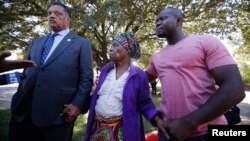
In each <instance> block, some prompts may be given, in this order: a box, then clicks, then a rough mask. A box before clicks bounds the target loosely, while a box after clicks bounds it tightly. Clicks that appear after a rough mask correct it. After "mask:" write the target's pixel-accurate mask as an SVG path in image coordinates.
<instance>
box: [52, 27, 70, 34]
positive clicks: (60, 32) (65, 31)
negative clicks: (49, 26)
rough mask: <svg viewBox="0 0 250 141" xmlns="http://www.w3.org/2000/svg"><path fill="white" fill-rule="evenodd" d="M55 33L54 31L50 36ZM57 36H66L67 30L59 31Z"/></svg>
mask: <svg viewBox="0 0 250 141" xmlns="http://www.w3.org/2000/svg"><path fill="white" fill-rule="evenodd" d="M53 33H55V32H54V31H53V32H52V34H53ZM57 33H58V34H59V35H61V36H66V35H67V34H68V33H69V28H66V29H64V30H61V31H59V32H57Z"/></svg>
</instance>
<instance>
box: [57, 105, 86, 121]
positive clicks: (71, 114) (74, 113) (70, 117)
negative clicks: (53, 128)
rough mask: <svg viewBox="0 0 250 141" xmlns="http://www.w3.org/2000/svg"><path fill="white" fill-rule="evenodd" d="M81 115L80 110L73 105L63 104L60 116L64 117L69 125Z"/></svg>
mask: <svg viewBox="0 0 250 141" xmlns="http://www.w3.org/2000/svg"><path fill="white" fill-rule="evenodd" d="M80 114H81V110H80V109H79V108H78V107H77V106H75V105H73V104H65V105H64V109H63V112H62V113H61V116H64V117H65V120H66V121H67V122H69V123H71V122H73V121H75V120H76V118H77V117H78V116H79V115H80Z"/></svg>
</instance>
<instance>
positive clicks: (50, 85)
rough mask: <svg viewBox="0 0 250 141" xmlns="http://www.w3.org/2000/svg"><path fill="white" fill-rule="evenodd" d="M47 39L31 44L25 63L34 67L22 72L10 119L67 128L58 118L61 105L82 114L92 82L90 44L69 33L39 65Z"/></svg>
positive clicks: (34, 41)
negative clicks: (70, 106)
mask: <svg viewBox="0 0 250 141" xmlns="http://www.w3.org/2000/svg"><path fill="white" fill-rule="evenodd" d="M47 38H48V36H45V37H41V38H37V39H35V40H33V41H32V43H31V45H30V50H29V53H28V59H29V60H33V61H35V62H36V64H37V67H33V68H27V69H25V70H24V72H23V76H22V77H23V78H22V80H21V83H20V84H19V87H18V89H17V92H16V93H15V94H14V96H13V97H12V102H11V112H12V116H13V117H14V118H15V119H16V120H17V121H22V120H23V119H25V117H27V116H29V115H30V114H31V117H32V121H33V123H34V124H35V125H37V126H49V125H60V124H66V122H65V120H64V119H63V118H62V117H61V116H60V113H61V112H62V111H63V108H64V104H70V103H71V104H74V105H76V106H78V107H79V108H80V109H81V110H82V112H83V113H85V112H86V109H87V107H88V100H89V96H90V90H91V87H92V82H93V67H92V48H91V42H90V41H89V40H87V39H85V38H83V37H81V36H78V35H76V34H74V33H73V32H69V33H68V34H67V35H66V36H65V38H64V39H63V40H62V41H61V42H60V43H59V45H58V46H57V48H56V49H55V50H54V52H53V53H52V54H51V56H50V57H49V58H48V60H47V61H46V62H45V64H44V65H42V64H40V63H41V54H42V49H43V45H44V43H45V41H46V39H47Z"/></svg>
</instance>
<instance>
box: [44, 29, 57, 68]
mask: <svg viewBox="0 0 250 141" xmlns="http://www.w3.org/2000/svg"><path fill="white" fill-rule="evenodd" d="M57 35H58V33H53V34H50V36H49V37H48V39H47V41H46V42H45V44H44V46H43V52H42V57H41V64H42V65H43V64H44V63H45V59H46V58H47V56H48V54H49V51H50V49H51V47H52V45H53V43H54V39H55V37H56V36H57Z"/></svg>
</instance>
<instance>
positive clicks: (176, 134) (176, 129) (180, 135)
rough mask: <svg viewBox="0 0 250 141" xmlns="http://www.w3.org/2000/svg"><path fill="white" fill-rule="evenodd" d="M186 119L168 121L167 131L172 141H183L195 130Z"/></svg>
mask: <svg viewBox="0 0 250 141" xmlns="http://www.w3.org/2000/svg"><path fill="white" fill-rule="evenodd" d="M195 128H196V127H194V126H193V125H192V124H191V123H190V121H188V120H187V119H186V118H185V117H183V118H179V119H175V120H171V121H168V125H167V131H168V133H169V135H170V139H171V140H178V141H183V140H185V139H186V138H187V137H189V135H190V134H191V132H193V131H194V130H195Z"/></svg>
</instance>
